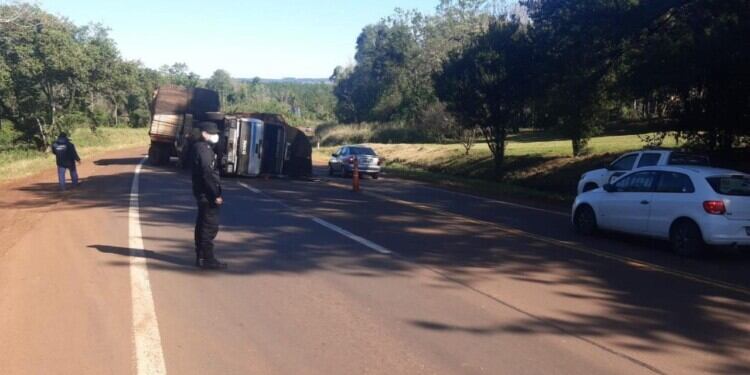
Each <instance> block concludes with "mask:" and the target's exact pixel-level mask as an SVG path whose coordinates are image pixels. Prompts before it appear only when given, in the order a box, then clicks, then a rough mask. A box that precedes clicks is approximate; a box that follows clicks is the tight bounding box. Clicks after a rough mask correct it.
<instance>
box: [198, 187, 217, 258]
mask: <svg viewBox="0 0 750 375" xmlns="http://www.w3.org/2000/svg"><path fill="white" fill-rule="evenodd" d="M197 202H198V218H197V219H196V220H195V253H196V255H197V256H198V258H201V259H212V258H214V239H215V238H216V235H217V234H218V233H219V206H218V205H216V203H214V202H209V201H208V199H206V198H205V197H200V198H198V200H197Z"/></svg>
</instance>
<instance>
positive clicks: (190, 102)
mask: <svg viewBox="0 0 750 375" xmlns="http://www.w3.org/2000/svg"><path fill="white" fill-rule="evenodd" d="M219 111H220V105H219V94H218V93H217V92H216V91H213V90H207V89H201V88H186V87H181V86H174V85H166V86H161V87H159V88H158V89H157V90H156V92H155V93H154V98H153V100H152V102H151V126H150V128H149V132H148V134H149V137H150V138H151V146H150V147H149V150H148V160H149V162H150V163H151V164H152V165H164V164H167V163H169V159H170V157H172V156H180V155H181V154H183V147H185V146H186V145H187V144H188V142H189V139H190V137H191V132H192V127H193V122H199V121H216V122H217V123H218V122H219V121H223V117H224V116H223V114H220V113H219Z"/></svg>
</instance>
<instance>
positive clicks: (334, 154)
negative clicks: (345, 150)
mask: <svg viewBox="0 0 750 375" xmlns="http://www.w3.org/2000/svg"><path fill="white" fill-rule="evenodd" d="M331 156H333V157H334V158H335V157H337V156H339V154H337V153H335V152H334V153H333V154H331Z"/></svg>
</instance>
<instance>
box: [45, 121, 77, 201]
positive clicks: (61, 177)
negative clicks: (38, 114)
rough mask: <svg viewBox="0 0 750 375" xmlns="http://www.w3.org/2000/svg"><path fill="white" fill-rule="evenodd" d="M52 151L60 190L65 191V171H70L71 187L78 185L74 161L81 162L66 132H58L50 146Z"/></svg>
mask: <svg viewBox="0 0 750 375" xmlns="http://www.w3.org/2000/svg"><path fill="white" fill-rule="evenodd" d="M51 149H52V153H53V154H55V159H56V162H57V179H58V182H59V184H60V190H61V191H65V172H66V171H70V180H71V182H73V187H75V186H78V171H77V170H76V163H78V164H80V163H81V158H80V157H78V152H76V146H75V145H74V144H73V143H72V142H70V139H68V135H67V134H66V133H60V136H58V137H57V140H56V141H55V143H53V144H52V146H51Z"/></svg>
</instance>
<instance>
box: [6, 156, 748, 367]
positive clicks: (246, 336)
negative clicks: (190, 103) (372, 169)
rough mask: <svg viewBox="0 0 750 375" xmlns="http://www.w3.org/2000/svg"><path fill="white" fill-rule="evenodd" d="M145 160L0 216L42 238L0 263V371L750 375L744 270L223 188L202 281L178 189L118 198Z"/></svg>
mask: <svg viewBox="0 0 750 375" xmlns="http://www.w3.org/2000/svg"><path fill="white" fill-rule="evenodd" d="M141 157H142V156H141V155H140V154H139V153H137V152H129V153H127V152H122V153H120V154H118V155H116V156H115V157H109V158H108V160H100V161H99V162H98V163H95V164H93V165H87V166H84V167H83V168H82V172H83V173H84V174H85V175H87V176H88V177H87V179H86V180H85V184H84V186H83V187H82V188H81V189H80V190H79V191H76V192H73V193H72V194H70V195H67V196H62V197H60V196H58V195H55V194H52V193H49V192H48V189H50V188H51V186H50V185H52V184H50V183H49V182H45V181H39V182H29V183H28V184H26V185H23V186H18V187H14V188H13V189H12V190H13V191H14V193H16V194H17V195H16V196H15V200H13V201H9V202H3V203H2V204H3V208H4V209H13V210H15V211H13V212H14V214H13V215H11V216H9V217H21V216H23V215H26V216H28V217H29V218H31V219H27V220H25V221H23V222H24V223H28V221H34V222H35V223H36V224H34V225H32V227H31V228H29V229H26V230H25V234H24V235H23V236H20V237H18V238H14V239H13V241H12V243H13V244H12V245H11V246H10V247H9V249H7V250H6V251H5V253H3V252H0V254H4V255H0V260H1V262H0V291H2V294H0V342H3V343H4V344H3V345H0V358H2V361H0V373H12V374H16V373H18V374H21V373H102V372H107V373H133V372H139V373H149V372H150V373H155V372H159V371H162V370H163V371H164V372H166V373H173V374H207V373H217V374H248V373H258V374H266V373H283V374H286V373H325V374H328V373H332V374H333V373H341V374H352V373H387V374H392V373H404V374H411V373H440V374H453V373H489V374H499V373H507V374H549V373H557V374H579V373H596V374H599V373H623V374H636V373H673V374H686V373H743V372H744V373H747V372H749V371H750V350H749V349H748V348H750V325H749V324H748V321H749V319H748V317H750V289H749V288H750V278H748V275H747V274H746V272H745V271H744V269H746V268H747V265H748V264H750V259H749V258H748V257H747V256H744V255H742V254H733V253H729V254H722V255H719V256H714V257H709V258H708V259H703V260H684V259H680V258H676V257H674V256H672V255H671V254H669V253H666V252H663V251H655V250H653V249H650V247H655V246H657V245H654V244H651V243H643V242H640V241H631V240H627V239H625V240H623V239H615V240H610V239H606V238H593V239H581V238H578V237H577V236H575V235H573V234H571V232H570V230H569V224H568V218H567V216H566V215H565V214H564V213H562V214H561V213H557V212H550V211H547V210H540V209H530V208H528V207H523V206H519V205H512V204H506V203H502V202H496V201H491V200H487V199H483V198H477V197H471V196H466V195H462V194H457V193H453V192H447V191H443V190H439V189H434V188H431V187H429V186H425V185H422V184H418V183H413V182H406V181H400V180H389V179H385V180H379V181H370V180H367V181H365V182H364V185H363V187H364V191H363V193H362V194H355V193H352V192H350V191H349V190H348V189H347V188H346V183H347V181H346V180H344V179H337V178H334V179H328V178H324V179H322V180H321V181H318V182H304V181H289V180H255V179H241V180H233V179H228V180H225V186H226V189H225V190H226V205H225V207H224V208H223V210H222V214H221V222H222V231H221V233H220V235H219V237H218V239H217V255H218V256H220V257H221V258H222V259H223V260H225V261H227V262H228V263H229V267H230V268H229V269H228V270H227V271H226V272H202V271H199V270H196V269H195V268H194V267H193V265H192V264H193V244H192V241H193V220H194V217H195V208H194V202H193V199H192V197H191V195H190V181H189V176H188V175H187V174H185V173H184V172H180V171H178V170H177V169H175V168H154V167H150V166H144V167H143V169H142V170H141V172H140V174H139V177H138V181H137V184H132V181H133V176H134V171H135V169H136V166H137V165H138V163H139V162H140V161H141ZM131 185H134V186H136V185H137V189H136V190H137V192H136V193H134V192H133V190H132V188H133V186H131ZM134 199H135V203H136V204H135V206H136V208H137V209H136V211H137V221H136V224H137V226H138V229H139V230H138V231H136V233H135V237H134V232H133V230H132V227H133V225H135V224H133V223H134V221H133V214H134V209H133V206H134V204H133V201H134ZM25 201H29V202H33V204H28V205H24V202H25ZM40 210H42V211H40ZM16 211H17V212H18V213H16ZM29 215H36V216H29ZM0 219H2V217H0ZM10 224H12V223H9V225H10ZM24 225H26V224H24ZM134 238H137V239H139V240H140V241H138V240H136V241H134ZM146 297H148V298H146ZM149 303H150V304H151V305H150V306H149ZM149 311H153V319H151V318H149V314H148V312H149ZM144 312H145V313H144ZM144 316H145V318H144ZM139 317H140V318H139ZM154 332H157V334H156V337H155V338H154ZM149 335H150V336H149ZM149 338H151V339H149ZM139 340H141V341H139ZM5 343H12V344H11V345H6V344H5ZM162 365H163V368H161V367H160V366H162Z"/></svg>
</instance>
